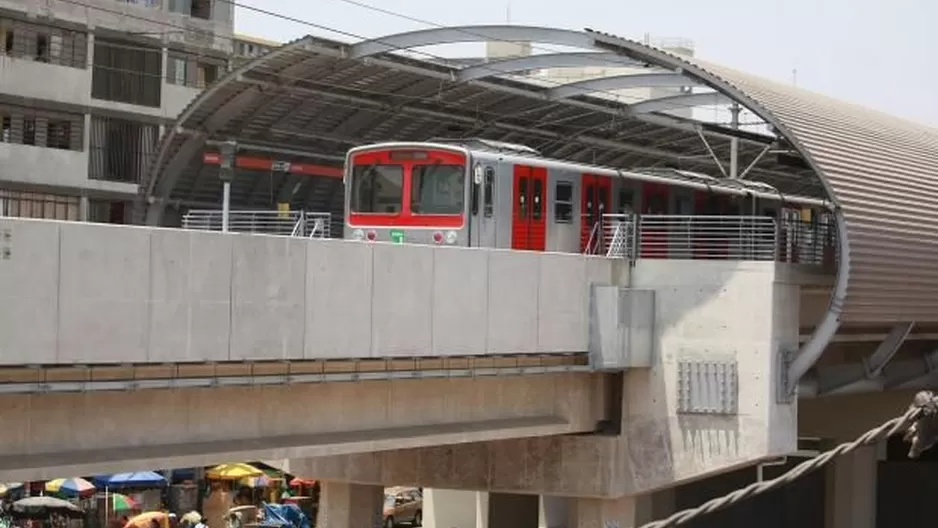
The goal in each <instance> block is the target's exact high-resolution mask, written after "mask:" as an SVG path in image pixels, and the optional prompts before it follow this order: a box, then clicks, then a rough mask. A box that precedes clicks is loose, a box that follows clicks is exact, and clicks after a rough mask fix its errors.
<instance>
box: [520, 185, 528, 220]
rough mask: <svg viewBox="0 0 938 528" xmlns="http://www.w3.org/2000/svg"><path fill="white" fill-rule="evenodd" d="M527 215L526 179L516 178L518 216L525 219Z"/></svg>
mask: <svg viewBox="0 0 938 528" xmlns="http://www.w3.org/2000/svg"><path fill="white" fill-rule="evenodd" d="M527 217H528V179H527V178H525V177H521V178H518V218H519V219H521V220H525V219H527Z"/></svg>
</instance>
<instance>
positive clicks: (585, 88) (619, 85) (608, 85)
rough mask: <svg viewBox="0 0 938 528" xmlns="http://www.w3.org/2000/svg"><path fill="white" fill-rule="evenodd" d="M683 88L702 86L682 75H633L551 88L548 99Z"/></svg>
mask: <svg viewBox="0 0 938 528" xmlns="http://www.w3.org/2000/svg"><path fill="white" fill-rule="evenodd" d="M681 86H700V84H699V83H697V82H696V81H693V80H691V79H688V78H687V77H685V76H683V75H681V74H680V73H639V74H634V73H633V74H625V75H614V76H611V77H600V78H598V79H589V80H586V81H577V82H572V83H566V84H562V85H560V86H558V87H556V88H551V89H550V90H548V91H547V98H548V99H550V100H557V99H566V98H568V97H573V96H575V95H589V94H591V93H593V92H606V91H610V90H624V89H627V88H645V87H648V88H658V87H681ZM694 95H696V94H694ZM708 95H709V94H708ZM655 100H657V99H652V101H655ZM642 102H643V103H644V102H645V101H642ZM639 104H641V103H636V104H635V105H632V108H633V110H634V108H635V106H637V105H639ZM651 111H654V110H651Z"/></svg>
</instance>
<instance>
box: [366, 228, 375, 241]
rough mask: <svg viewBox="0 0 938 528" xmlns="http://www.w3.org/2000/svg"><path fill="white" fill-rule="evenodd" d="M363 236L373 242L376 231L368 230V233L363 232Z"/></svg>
mask: <svg viewBox="0 0 938 528" xmlns="http://www.w3.org/2000/svg"><path fill="white" fill-rule="evenodd" d="M365 237H366V238H367V239H368V241H369V242H374V241H375V239H376V238H378V233H375V232H374V231H369V232H368V233H366V234H365Z"/></svg>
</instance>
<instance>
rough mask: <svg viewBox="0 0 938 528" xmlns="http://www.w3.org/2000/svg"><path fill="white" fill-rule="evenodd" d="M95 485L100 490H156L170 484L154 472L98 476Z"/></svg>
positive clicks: (95, 478)
mask: <svg viewBox="0 0 938 528" xmlns="http://www.w3.org/2000/svg"><path fill="white" fill-rule="evenodd" d="M94 483H95V484H97V486H98V487H99V488H111V489H115V488H154V487H158V486H165V485H166V484H168V483H167V482H166V478H165V477H164V476H163V475H160V474H159V473H156V472H153V471H141V472H139V473H117V474H115V475H96V476H95V477H94Z"/></svg>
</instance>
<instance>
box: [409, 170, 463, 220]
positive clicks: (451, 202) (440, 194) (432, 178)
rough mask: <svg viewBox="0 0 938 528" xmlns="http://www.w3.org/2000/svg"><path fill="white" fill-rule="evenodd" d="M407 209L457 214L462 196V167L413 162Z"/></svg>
mask: <svg viewBox="0 0 938 528" xmlns="http://www.w3.org/2000/svg"><path fill="white" fill-rule="evenodd" d="M410 178H411V186H410V210H411V212H413V213H414V214H435V215H439V214H461V213H462V212H463V210H464V208H465V200H466V187H465V184H466V167H465V166H463V165H437V164H434V165H414V166H413V168H412V170H411V176H410Z"/></svg>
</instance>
